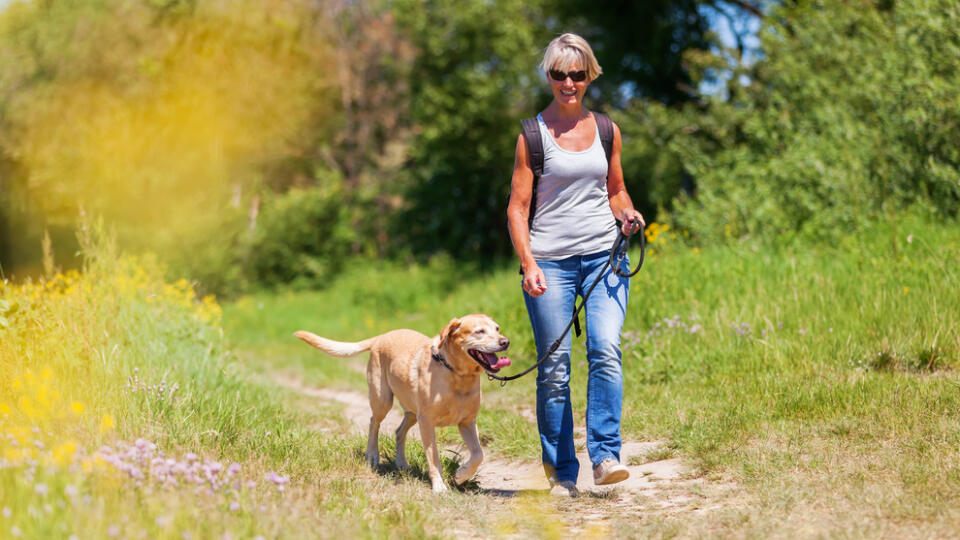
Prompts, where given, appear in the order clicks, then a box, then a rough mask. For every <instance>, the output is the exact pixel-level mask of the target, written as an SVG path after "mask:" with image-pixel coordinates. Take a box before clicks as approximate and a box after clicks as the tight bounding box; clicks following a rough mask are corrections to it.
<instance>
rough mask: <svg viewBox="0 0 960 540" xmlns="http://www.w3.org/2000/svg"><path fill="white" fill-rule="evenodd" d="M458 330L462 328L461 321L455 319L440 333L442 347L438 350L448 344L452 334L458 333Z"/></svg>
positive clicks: (439, 347)
mask: <svg viewBox="0 0 960 540" xmlns="http://www.w3.org/2000/svg"><path fill="white" fill-rule="evenodd" d="M457 328H460V319H458V318H456V317H454V318H452V319H450V322H448V323H447V325H446V326H444V327H443V330H441V331H440V345H439V346H437V348H438V349H442V348H443V346H444V345H446V344H447V338H449V337H450V334H452V333H454V332H456V331H457Z"/></svg>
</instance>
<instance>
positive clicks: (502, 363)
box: [491, 356, 510, 369]
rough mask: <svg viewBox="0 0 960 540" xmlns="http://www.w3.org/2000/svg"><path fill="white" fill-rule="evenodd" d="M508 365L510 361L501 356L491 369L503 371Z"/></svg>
mask: <svg viewBox="0 0 960 540" xmlns="http://www.w3.org/2000/svg"><path fill="white" fill-rule="evenodd" d="M509 365H510V359H509V358H507V357H506V356H501V357H500V358H498V359H497V363H496V364H494V365H493V366H491V367H493V369H503V368H505V367H507V366H509Z"/></svg>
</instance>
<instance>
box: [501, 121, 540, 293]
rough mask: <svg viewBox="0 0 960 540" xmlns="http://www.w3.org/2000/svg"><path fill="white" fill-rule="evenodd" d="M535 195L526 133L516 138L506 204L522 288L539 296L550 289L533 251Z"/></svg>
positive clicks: (508, 224)
mask: <svg viewBox="0 0 960 540" xmlns="http://www.w3.org/2000/svg"><path fill="white" fill-rule="evenodd" d="M532 197H533V169H531V168H530V155H529V152H528V151H527V142H526V140H525V139H524V138H523V134H520V136H519V137H518V138H517V150H516V154H515V156H514V161H513V179H512V180H511V181H510V202H509V203H508V204H507V226H508V228H509V230H510V241H511V242H513V250H514V251H515V252H516V253H517V257H518V258H519V259H520V268H522V269H523V290H524V291H526V292H527V294H529V295H530V296H540V295H541V294H543V293H544V292H545V291H546V290H547V280H546V277H545V276H544V275H543V271H542V270H540V267H539V266H538V265H537V261H536V260H534V258H533V252H532V251H531V250H530V227H529V224H528V223H527V220H528V219H529V218H530V199H531V198H532Z"/></svg>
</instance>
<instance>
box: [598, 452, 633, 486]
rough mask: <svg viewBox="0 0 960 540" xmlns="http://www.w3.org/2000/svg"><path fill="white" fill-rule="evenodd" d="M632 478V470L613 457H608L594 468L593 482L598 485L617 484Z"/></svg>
mask: <svg viewBox="0 0 960 540" xmlns="http://www.w3.org/2000/svg"><path fill="white" fill-rule="evenodd" d="M627 478H630V471H629V470H627V467H626V466H624V465H622V464H620V462H618V461H617V460H615V459H613V458H607V459H605V460H603V461H601V462H600V464H599V465H597V466H596V467H594V468H593V483H594V484H596V485H598V486H605V485H607V484H616V483H617V482H623V481H624V480H626V479H627Z"/></svg>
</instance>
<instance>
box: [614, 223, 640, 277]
mask: <svg viewBox="0 0 960 540" xmlns="http://www.w3.org/2000/svg"><path fill="white" fill-rule="evenodd" d="M627 223H629V224H630V226H631V227H630V230H631V231H633V232H631V233H630V235H629V236H627V235H625V234H623V230H622V229H621V231H620V233H619V234H618V235H617V241H616V242H614V243H613V249H612V250H610V268H611V269H613V273H614V274H616V275H618V276H620V277H626V278H630V277H633V276H635V275H637V272H639V271H640V268H641V267H642V266H643V258H644V256H645V255H646V254H647V230H646V228H645V227H644V226H643V223H642V222H641V221H639V220H633V219H631V220H627ZM637 232H639V233H640V260H639V261H637V266H636V268H634V269H633V272H629V273H627V272H625V271H623V270H621V269H620V266H621V263H622V262H623V261H624V260H625V259H626V258H627V248H629V247H630V237H631V236H636V235H637Z"/></svg>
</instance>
